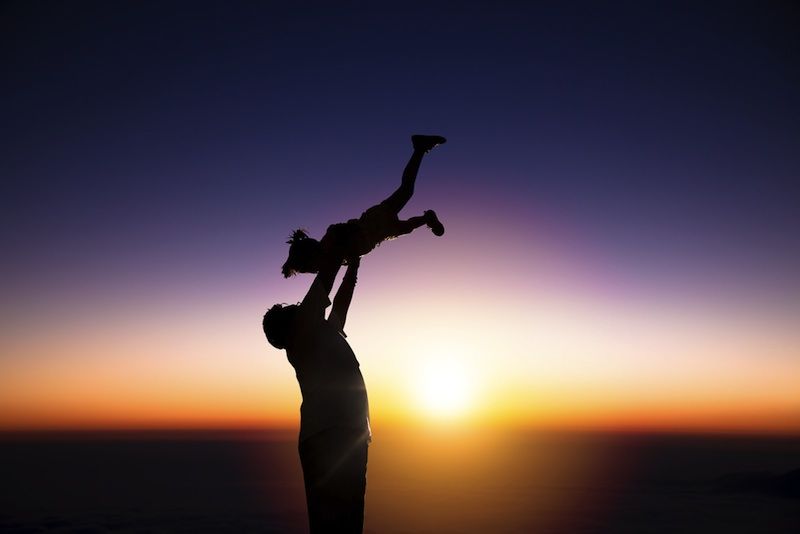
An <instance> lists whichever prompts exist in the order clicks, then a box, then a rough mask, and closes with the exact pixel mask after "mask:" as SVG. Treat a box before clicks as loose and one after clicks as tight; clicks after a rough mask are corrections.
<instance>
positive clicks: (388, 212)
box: [281, 135, 447, 278]
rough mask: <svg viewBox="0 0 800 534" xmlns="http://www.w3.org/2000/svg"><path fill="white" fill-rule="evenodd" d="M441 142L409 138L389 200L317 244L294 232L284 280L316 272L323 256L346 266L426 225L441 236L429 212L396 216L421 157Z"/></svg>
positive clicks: (336, 226) (335, 227) (432, 137)
mask: <svg viewBox="0 0 800 534" xmlns="http://www.w3.org/2000/svg"><path fill="white" fill-rule="evenodd" d="M445 142H447V140H446V139H445V138H444V137H441V136H439V135H413V136H411V143H412V145H413V147H414V152H413V154H411V158H410V159H409V160H408V164H406V168H405V170H404V171H403V178H402V181H401V183H400V187H399V188H398V189H397V191H395V192H394V193H392V194H391V195H390V196H389V198H387V199H386V200H384V201H383V202H381V203H380V204H378V205H376V206H372V207H371V208H369V209H367V210H366V211H365V212H364V213H362V214H361V217H359V218H358V219H350V220H349V221H347V222H344V223H337V224H332V225H330V226H329V227H328V230H327V231H326V232H325V235H324V236H323V237H322V239H321V240H319V241H317V240H316V239H314V238H312V237H309V236H308V234H306V232H305V231H303V230H295V231H294V233H293V234H292V237H291V238H289V241H287V243H288V244H289V258H288V259H287V260H286V263H284V264H283V267H282V269H281V272H282V273H283V276H284V277H286V278H288V277H290V276H292V275H294V274H296V273H316V272H319V268H320V264H321V261H322V259H323V257H325V256H333V257H338V258H340V260H339V261H340V263H341V264H346V263H347V260H346V259H347V258H355V257H360V256H363V255H364V254H367V253H368V252H370V251H371V250H372V249H374V248H375V247H376V246H378V245H379V244H381V243H382V242H383V241H386V240H388V239H393V238H395V237H399V236H401V235H405V234H409V233H411V232H412V231H413V230H415V229H417V228H419V227H420V226H423V225H427V226H428V227H429V228H430V229H431V231H432V232H433V233H434V235H437V236H441V235H443V234H444V226H442V223H441V222H439V218H438V217H437V216H436V213H435V212H434V211H433V210H427V211H425V212H424V213H423V214H422V215H419V216H416V217H411V218H410V219H406V220H401V219H400V218H399V216H398V214H399V213H400V210H402V209H403V207H404V206H405V205H406V204H407V203H408V201H409V200H410V199H411V196H412V195H413V194H414V182H416V180H417V172H418V171H419V166H420V163H422V157H423V156H424V155H425V154H426V153H427V152H429V151H430V150H431V149H433V148H434V147H436V146H437V145H441V144H444V143H445Z"/></svg>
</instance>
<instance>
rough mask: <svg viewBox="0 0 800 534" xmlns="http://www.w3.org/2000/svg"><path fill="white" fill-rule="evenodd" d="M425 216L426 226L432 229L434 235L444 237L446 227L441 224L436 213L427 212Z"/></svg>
mask: <svg viewBox="0 0 800 534" xmlns="http://www.w3.org/2000/svg"><path fill="white" fill-rule="evenodd" d="M423 215H424V216H425V224H427V225H428V228H430V229H431V232H433V235H435V236H438V237H442V236H443V235H444V225H443V224H442V223H441V222H439V217H437V216H436V212H435V211H433V210H427V211H425V213H423Z"/></svg>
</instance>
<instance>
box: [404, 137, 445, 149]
mask: <svg viewBox="0 0 800 534" xmlns="http://www.w3.org/2000/svg"><path fill="white" fill-rule="evenodd" d="M446 142H447V139H445V138H444V137H442V136H441V135H412V136H411V144H412V145H414V150H422V151H423V152H430V150H431V149H432V148H433V147H435V146H437V145H443V144H445V143H446Z"/></svg>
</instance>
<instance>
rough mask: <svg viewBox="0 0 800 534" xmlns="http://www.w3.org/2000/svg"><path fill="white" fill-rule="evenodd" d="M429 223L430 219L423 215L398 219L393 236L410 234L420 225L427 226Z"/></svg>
mask: <svg viewBox="0 0 800 534" xmlns="http://www.w3.org/2000/svg"><path fill="white" fill-rule="evenodd" d="M427 223H428V220H427V219H426V218H425V216H423V215H420V216H419V217H411V218H410V219H406V220H405V221H397V222H396V223H395V224H394V226H393V228H392V230H393V232H392V234H393V237H398V236H401V235H406V234H410V233H411V232H413V231H414V230H416V229H417V228H419V227H420V226H425V225H426V224H427Z"/></svg>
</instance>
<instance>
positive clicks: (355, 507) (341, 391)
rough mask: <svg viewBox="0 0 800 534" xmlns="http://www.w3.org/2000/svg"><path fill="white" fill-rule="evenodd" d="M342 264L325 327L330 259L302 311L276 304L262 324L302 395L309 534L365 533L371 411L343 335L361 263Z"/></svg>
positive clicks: (333, 269) (335, 267)
mask: <svg viewBox="0 0 800 534" xmlns="http://www.w3.org/2000/svg"><path fill="white" fill-rule="evenodd" d="M347 263H348V265H347V271H346V272H345V275H344V278H343V280H342V283H341V285H340V286H339V290H338V291H337V292H336V296H335V297H334V299H333V307H332V308H331V312H330V314H329V315H328V318H327V319H326V318H325V308H327V307H328V306H330V304H331V302H330V300H329V299H328V295H329V294H330V292H331V290H332V289H333V283H334V280H335V278H336V274H337V273H338V271H339V268H340V266H341V257H335V256H333V255H330V256H329V257H328V258H327V259H325V260H324V264H323V265H322V266H321V267H320V270H319V273H318V274H317V276H316V277H315V278H314V282H313V283H312V284H311V288H310V289H309V290H308V293H306V296H305V297H304V298H303V301H302V302H301V303H300V304H294V305H290V306H284V305H281V304H276V305H275V306H273V307H272V308H270V309H269V310H268V311H267V313H266V314H265V315H264V321H263V328H264V333H265V334H266V336H267V340H268V341H269V342H270V344H272V345H273V346H274V347H276V348H278V349H286V355H287V357H288V359H289V363H291V364H292V366H293V367H294V369H295V372H296V375H297V381H298V383H299V384H300V391H301V393H302V395H303V402H302V405H301V406H300V438H299V447H298V449H299V453H300V463H301V464H302V466H303V478H304V481H305V488H306V502H307V505H308V519H309V525H310V528H311V533H312V534H319V533H333V532H337V533H338V532H341V533H359V534H360V533H361V532H362V529H363V525H364V492H365V490H366V473H367V447H368V444H369V441H370V438H371V433H370V428H369V405H368V401H367V390H366V386H365V385H364V378H363V377H362V376H361V371H360V370H359V364H358V360H357V359H356V357H355V354H353V350H352V349H351V348H350V345H349V344H348V343H347V341H346V340H345V335H344V332H343V330H344V324H345V319H346V318H347V310H348V308H349V307H350V301H351V300H352V298H353V290H354V289H355V285H356V277H357V273H358V268H359V265H360V260H359V258H357V257H356V258H352V259H349V260H348V262H347Z"/></svg>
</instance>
